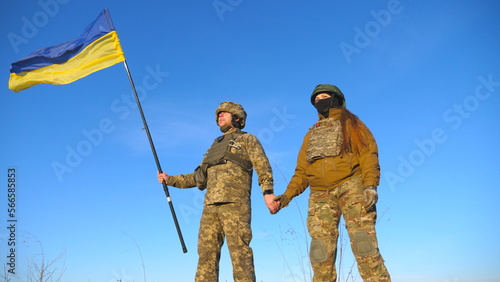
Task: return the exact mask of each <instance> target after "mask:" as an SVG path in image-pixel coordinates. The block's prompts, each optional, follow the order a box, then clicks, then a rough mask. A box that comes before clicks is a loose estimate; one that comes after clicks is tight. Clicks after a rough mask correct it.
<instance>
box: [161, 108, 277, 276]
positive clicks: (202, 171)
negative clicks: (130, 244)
mask: <svg viewBox="0 0 500 282" xmlns="http://www.w3.org/2000/svg"><path fill="white" fill-rule="evenodd" d="M246 117H247V114H246V112H245V110H244V109H243V107H242V106H241V105H240V104H237V103H233V102H223V103H221V104H220V105H219V107H218V108H217V110H216V112H215V121H216V123H217V125H218V126H219V127H220V130H221V131H222V132H223V135H221V136H219V137H217V138H216V139H215V140H214V142H213V144H212V146H211V147H210V148H209V149H208V151H207V153H206V154H205V156H204V158H203V161H202V162H201V164H200V165H199V166H198V167H197V168H196V170H195V172H194V173H190V174H180V175H177V176H169V175H167V174H166V173H161V174H158V181H159V182H160V183H162V182H163V181H165V182H166V183H167V185H170V186H173V187H178V188H191V187H195V186H198V188H200V189H201V190H204V189H206V194H205V199H204V203H203V213H202V216H201V221H200V230H199V233H198V255H199V259H198V268H197V270H196V277H195V281H207V282H213V281H218V278H219V259H220V253H221V247H222V245H223V243H224V239H226V240H227V246H228V249H229V253H230V256H231V260H232V265H233V278H234V281H255V270H254V261H253V251H252V248H251V247H250V241H251V239H252V230H251V226H250V222H251V204H250V195H251V186H252V174H253V169H255V171H256V172H257V175H258V184H259V185H260V187H261V189H262V193H263V195H264V202H265V203H266V206H267V207H268V208H269V210H270V212H271V213H276V212H277V211H278V208H279V205H278V203H277V202H275V201H274V200H273V199H274V197H275V196H274V192H273V187H274V186H273V185H274V183H273V175H272V169H271V165H270V163H269V160H268V158H267V156H266V154H265V152H264V149H263V147H262V145H261V143H260V142H259V140H258V139H257V137H255V136H254V135H252V134H249V133H246V132H243V131H241V129H243V128H244V127H245V121H246Z"/></svg>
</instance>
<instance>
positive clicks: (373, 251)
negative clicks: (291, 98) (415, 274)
mask: <svg viewBox="0 0 500 282" xmlns="http://www.w3.org/2000/svg"><path fill="white" fill-rule="evenodd" d="M342 98H343V96H342ZM343 107H345V100H344V105H343ZM343 110H345V109H341V108H330V109H329V113H328V118H325V117H324V116H323V115H321V114H320V115H319V117H320V120H319V121H318V122H317V123H316V124H315V125H314V126H313V127H311V129H310V131H309V132H308V133H307V134H306V136H305V138H304V140H303V143H302V146H301V148H300V151H299V154H298V158H297V167H296V169H295V174H294V175H293V177H292V179H291V181H290V183H289V184H288V186H287V189H286V191H285V192H284V196H286V197H287V198H288V199H289V200H291V199H292V198H293V197H295V196H297V195H299V194H301V193H302V192H304V191H305V189H306V188H307V187H309V186H310V190H311V191H310V197H309V210H308V217H307V226H308V230H309V234H310V236H311V238H312V240H311V250H310V261H311V264H312V267H313V271H314V277H313V281H321V282H325V281H336V280H337V273H336V269H335V260H336V256H337V240H338V235H339V232H338V227H339V221H340V217H341V216H342V215H343V216H344V220H345V222H346V227H347V230H348V234H349V238H350V243H351V249H352V251H353V253H354V256H355V258H356V261H357V263H358V269H359V272H360V274H361V277H362V278H363V280H364V281H390V276H389V273H388V271H387V269H386V267H385V265H384V260H383V258H382V256H381V255H380V252H379V249H378V242H377V237H376V233H375V221H376V215H377V212H376V208H375V205H374V206H373V207H372V208H370V209H369V210H366V208H365V206H364V202H365V194H364V190H365V187H368V186H373V187H376V186H378V184H379V179H380V167H379V162H378V149H377V145H376V142H375V139H374V138H373V135H372V134H371V133H370V131H369V130H368V128H366V126H365V125H364V124H363V123H362V122H361V121H360V120H358V126H360V127H361V128H362V131H363V134H364V135H363V136H364V141H363V142H364V145H365V146H363V150H362V151H359V152H356V153H353V151H354V150H348V151H347V152H345V151H343V150H342V148H343V147H342V146H343V144H344V142H349V144H351V142H352V140H350V139H349V140H344V136H343V134H342V132H344V131H342V127H341V123H340V121H339V120H340V116H341V113H342V111H343ZM346 126H347V130H346V131H347V132H351V130H352V128H351V126H352V124H351V123H347V124H346Z"/></svg>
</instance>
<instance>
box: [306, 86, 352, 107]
mask: <svg viewBox="0 0 500 282" xmlns="http://www.w3.org/2000/svg"><path fill="white" fill-rule="evenodd" d="M321 93H328V94H330V95H332V96H333V95H337V96H338V97H340V98H341V99H342V101H343V102H342V106H343V107H345V104H346V103H345V97H344V93H342V91H340V89H339V88H338V87H337V86H335V85H331V84H318V85H317V86H316V87H315V88H314V90H313V93H312V94H311V104H313V106H314V99H316V96H317V95H318V94H321Z"/></svg>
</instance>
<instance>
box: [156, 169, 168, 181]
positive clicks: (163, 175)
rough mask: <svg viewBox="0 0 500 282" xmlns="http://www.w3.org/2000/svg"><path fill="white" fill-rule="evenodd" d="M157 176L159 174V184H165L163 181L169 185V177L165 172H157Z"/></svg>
mask: <svg viewBox="0 0 500 282" xmlns="http://www.w3.org/2000/svg"><path fill="white" fill-rule="evenodd" d="M156 174H158V182H160V183H163V181H165V183H167V180H168V175H167V174H166V173H165V172H162V173H159V172H157V173H156Z"/></svg>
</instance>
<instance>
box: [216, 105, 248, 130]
mask: <svg viewBox="0 0 500 282" xmlns="http://www.w3.org/2000/svg"><path fill="white" fill-rule="evenodd" d="M220 112H228V113H231V114H233V115H235V116H236V117H238V118H239V119H240V120H239V123H240V128H241V129H243V128H244V127H245V122H246V119H247V113H246V112H245V110H244V109H243V107H242V106H241V105H240V104H238V103H234V102H222V103H220V105H219V107H218V108H217V110H215V123H217V124H218V118H219V114H220Z"/></svg>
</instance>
